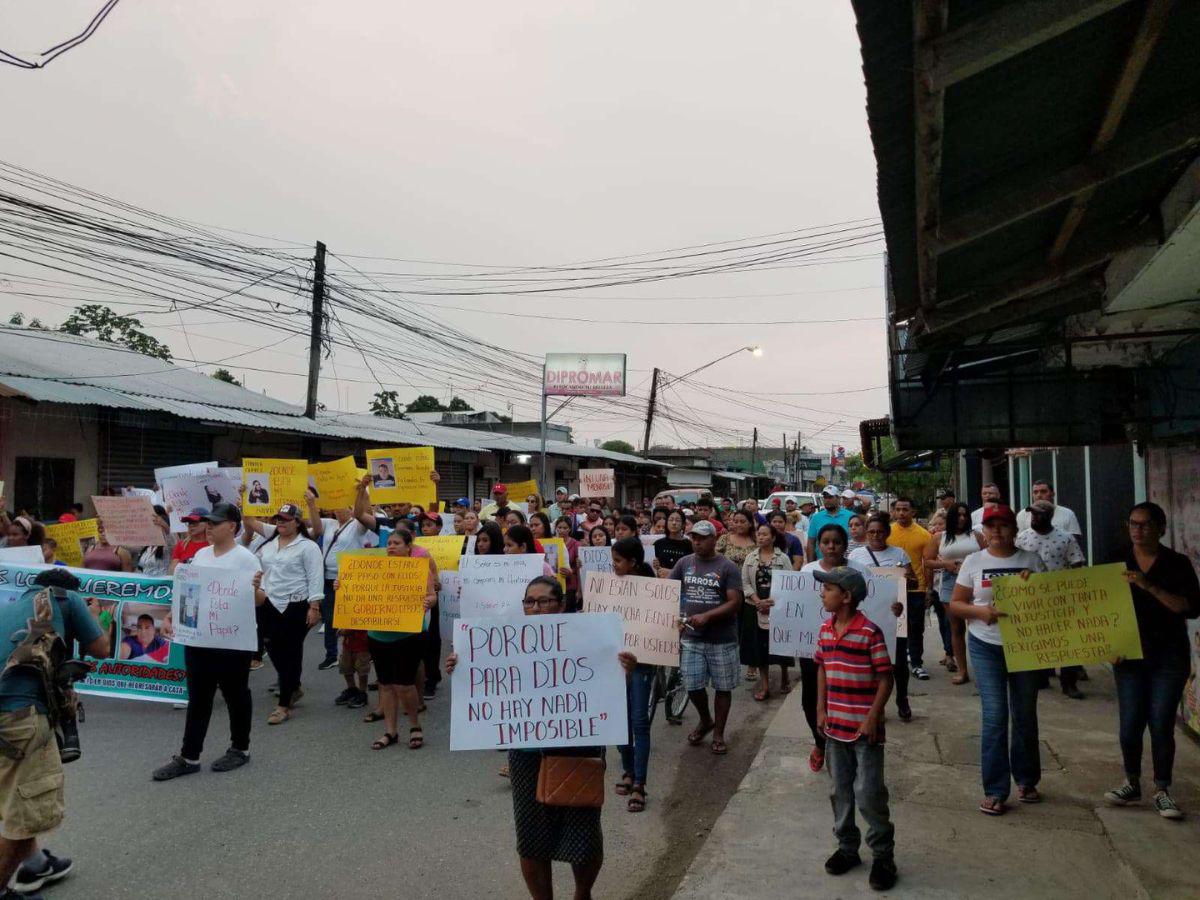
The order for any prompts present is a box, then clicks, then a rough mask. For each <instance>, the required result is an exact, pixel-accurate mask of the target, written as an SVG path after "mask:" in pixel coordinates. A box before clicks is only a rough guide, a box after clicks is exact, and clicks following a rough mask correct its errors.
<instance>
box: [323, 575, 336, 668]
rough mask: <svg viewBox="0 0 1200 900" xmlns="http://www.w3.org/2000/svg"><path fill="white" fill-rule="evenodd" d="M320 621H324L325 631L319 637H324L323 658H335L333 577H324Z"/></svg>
mask: <svg viewBox="0 0 1200 900" xmlns="http://www.w3.org/2000/svg"><path fill="white" fill-rule="evenodd" d="M321 621H322V622H324V623H325V633H324V634H323V635H321V637H323V638H325V658H326V659H337V655H338V645H337V639H338V633H337V629H336V628H334V627H333V579H332V578H326V579H325V596H324V597H322V598H321Z"/></svg>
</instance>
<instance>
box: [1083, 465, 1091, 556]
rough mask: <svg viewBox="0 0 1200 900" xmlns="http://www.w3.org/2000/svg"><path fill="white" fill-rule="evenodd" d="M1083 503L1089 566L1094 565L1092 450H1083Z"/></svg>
mask: <svg viewBox="0 0 1200 900" xmlns="http://www.w3.org/2000/svg"><path fill="white" fill-rule="evenodd" d="M1083 488H1084V495H1083V498H1084V500H1083V503H1084V506H1083V508H1084V514H1085V515H1086V516H1087V558H1088V565H1089V566H1090V565H1091V564H1092V448H1091V446H1090V445H1085V446H1084V448H1083Z"/></svg>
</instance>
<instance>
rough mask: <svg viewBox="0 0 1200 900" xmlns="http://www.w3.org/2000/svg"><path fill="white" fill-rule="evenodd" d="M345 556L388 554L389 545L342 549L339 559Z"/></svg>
mask: <svg viewBox="0 0 1200 900" xmlns="http://www.w3.org/2000/svg"><path fill="white" fill-rule="evenodd" d="M343 556H387V547H363V548H362V549H361V550H341V551H339V552H338V559H341V558H342V557H343Z"/></svg>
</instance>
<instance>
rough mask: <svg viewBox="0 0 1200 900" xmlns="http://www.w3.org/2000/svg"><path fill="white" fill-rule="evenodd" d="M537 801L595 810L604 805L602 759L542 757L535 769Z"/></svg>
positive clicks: (549, 804) (550, 804) (589, 757)
mask: <svg viewBox="0 0 1200 900" xmlns="http://www.w3.org/2000/svg"><path fill="white" fill-rule="evenodd" d="M537 802H538V803H544V804H545V805H546V806H575V807H582V808H590V809H599V808H600V807H602V806H603V805H604V760H602V759H597V758H596V757H594V756H550V755H548V754H547V755H544V756H543V757H542V764H541V766H540V767H539V768H538V781H537Z"/></svg>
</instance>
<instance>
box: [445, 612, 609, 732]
mask: <svg viewBox="0 0 1200 900" xmlns="http://www.w3.org/2000/svg"><path fill="white" fill-rule="evenodd" d="M622 640H623V639H622V636H621V619H620V617H619V616H617V615H615V614H613V613H575V614H572V615H539V616H517V617H515V618H501V619H496V618H490V619H477V620H469V619H460V620H459V621H458V623H457V624H456V625H455V626H454V652H455V653H457V654H458V666H457V667H456V668H455V670H454V673H453V674H452V675H451V676H450V683H451V691H450V749H451V750H507V749H513V748H521V747H525V748H529V747H594V746H604V745H606V744H621V743H624V742H625V741H627V740H629V716H628V710H627V707H626V700H625V672H624V670H623V669H622V668H621V664H620V662H618V660H617V654H618V653H619V652H620V650H621V645H622Z"/></svg>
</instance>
